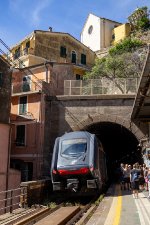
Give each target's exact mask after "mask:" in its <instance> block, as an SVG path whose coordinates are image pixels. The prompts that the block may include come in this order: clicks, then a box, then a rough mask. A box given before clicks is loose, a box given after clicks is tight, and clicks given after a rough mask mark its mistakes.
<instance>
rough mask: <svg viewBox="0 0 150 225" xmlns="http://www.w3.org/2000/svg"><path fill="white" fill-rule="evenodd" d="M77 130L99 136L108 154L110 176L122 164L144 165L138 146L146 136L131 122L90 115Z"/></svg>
mask: <svg viewBox="0 0 150 225" xmlns="http://www.w3.org/2000/svg"><path fill="white" fill-rule="evenodd" d="M76 130H86V131H89V132H90V133H95V134H96V135H97V137H98V138H99V140H100V141H101V142H102V145H103V147H104V151H105V152H106V156H107V168H108V174H109V176H112V173H114V171H115V170H116V168H118V167H119V165H120V163H127V164H133V163H135V162H139V163H142V155H141V149H139V148H138V144H139V142H140V140H141V139H142V138H144V137H145V135H144V134H143V133H142V131H141V130H140V129H139V128H138V127H137V126H136V125H135V124H134V123H133V122H131V121H130V120H127V119H125V118H122V117H119V116H114V115H103V114H100V115H95V116H91V115H88V117H87V119H85V120H83V121H81V122H79V123H77V124H76V125H75V126H74V127H73V131H76Z"/></svg>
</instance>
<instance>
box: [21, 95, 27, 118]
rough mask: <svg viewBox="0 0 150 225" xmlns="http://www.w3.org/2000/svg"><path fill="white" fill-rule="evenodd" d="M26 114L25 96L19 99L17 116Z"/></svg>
mask: <svg viewBox="0 0 150 225" xmlns="http://www.w3.org/2000/svg"><path fill="white" fill-rule="evenodd" d="M26 112H27V96H23V97H20V101H19V114H20V115H21V114H26Z"/></svg>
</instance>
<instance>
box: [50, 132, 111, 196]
mask: <svg viewBox="0 0 150 225" xmlns="http://www.w3.org/2000/svg"><path fill="white" fill-rule="evenodd" d="M51 180H52V186H53V191H67V192H75V193H79V192H80V193H83V192H84V193H86V192H89V193H90V192H91V193H92V192H94V193H96V192H95V191H97V192H100V191H101V190H102V188H103V187H104V186H105V185H106V182H107V180H108V177H107V167H106V155H105V152H104V150H103V146H102V144H101V142H100V141H99V139H98V138H97V137H96V135H95V134H91V133H89V132H87V131H73V132H69V133H65V134H64V135H63V136H61V137H58V138H56V140H55V144H54V149H53V155H52V162H51Z"/></svg>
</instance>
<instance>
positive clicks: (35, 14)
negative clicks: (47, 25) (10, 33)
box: [31, 0, 53, 25]
mask: <svg viewBox="0 0 150 225" xmlns="http://www.w3.org/2000/svg"><path fill="white" fill-rule="evenodd" d="M52 2H53V0H42V1H41V0H38V1H36V4H35V8H34V10H33V11H32V13H31V22H32V24H34V25H38V24H39V23H40V20H41V12H42V10H44V9H45V8H46V7H47V6H49V5H50V3H52Z"/></svg>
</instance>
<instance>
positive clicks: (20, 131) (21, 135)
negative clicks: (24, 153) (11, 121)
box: [16, 125, 25, 146]
mask: <svg viewBox="0 0 150 225" xmlns="http://www.w3.org/2000/svg"><path fill="white" fill-rule="evenodd" d="M16 145H17V146H25V125H18V126H17V127H16Z"/></svg>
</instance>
